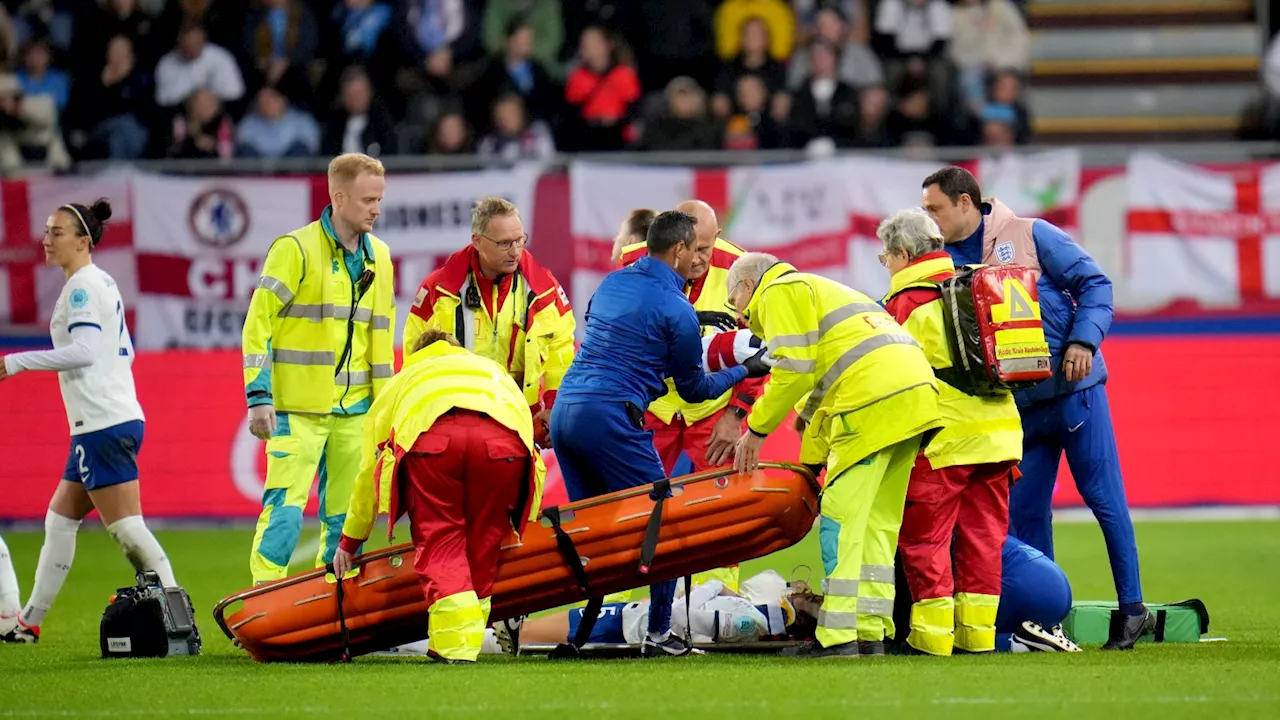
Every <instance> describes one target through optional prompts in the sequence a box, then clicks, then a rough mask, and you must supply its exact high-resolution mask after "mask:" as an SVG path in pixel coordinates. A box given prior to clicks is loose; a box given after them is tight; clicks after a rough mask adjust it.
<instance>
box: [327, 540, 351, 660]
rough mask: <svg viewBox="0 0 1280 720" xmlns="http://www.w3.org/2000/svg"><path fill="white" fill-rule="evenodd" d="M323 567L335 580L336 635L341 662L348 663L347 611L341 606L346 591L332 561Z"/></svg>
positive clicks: (349, 636)
mask: <svg viewBox="0 0 1280 720" xmlns="http://www.w3.org/2000/svg"><path fill="white" fill-rule="evenodd" d="M324 569H325V571H326V572H330V573H333V574H334V579H335V580H337V582H335V583H334V594H336V595H337V596H338V629H339V635H338V637H339V638H340V640H341V642H342V662H344V663H349V662H351V634H350V633H349V632H348V631H347V612H346V610H345V609H344V608H343V607H342V605H343V603H344V602H345V601H346V591H345V590H343V589H342V578H341V577H340V576H338V574H337V573H336V572H334V570H333V563H328V564H326V565H325V567H324Z"/></svg>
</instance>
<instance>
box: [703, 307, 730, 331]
mask: <svg viewBox="0 0 1280 720" xmlns="http://www.w3.org/2000/svg"><path fill="white" fill-rule="evenodd" d="M698 325H700V326H702V327H713V328H716V329H717V330H735V329H737V327H738V321H737V319H735V318H734V317H733V316H732V315H730V314H729V313H727V312H719V311H717V310H699V311H698Z"/></svg>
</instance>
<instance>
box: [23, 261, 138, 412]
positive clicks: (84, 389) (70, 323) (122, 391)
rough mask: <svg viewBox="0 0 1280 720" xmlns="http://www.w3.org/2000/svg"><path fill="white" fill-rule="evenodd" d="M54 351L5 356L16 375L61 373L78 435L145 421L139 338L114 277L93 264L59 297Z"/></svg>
mask: <svg viewBox="0 0 1280 720" xmlns="http://www.w3.org/2000/svg"><path fill="white" fill-rule="evenodd" d="M49 334H50V335H51V336H52V338H53V348H54V349H53V350H51V351H48V350H46V351H37V352H29V353H18V354H15V355H10V356H8V357H6V358H5V364H6V365H7V369H8V371H9V372H10V373H16V372H20V371H22V370H57V371H58V384H59V385H60V386H61V387H62V402H63V404H64V405H65V406H66V411H67V424H68V425H69V426H70V429H71V434H72V435H82V434H85V433H91V432H95V431H97V430H103V429H105V428H109V427H113V426H115V425H120V424H122V423H126V422H130V421H133V420H143V419H144V416H143V414H142V406H141V405H139V404H138V394H137V391H136V390H135V388H134V384H133V355H134V352H133V339H132V338H131V337H130V336H129V328H128V326H127V325H126V324H125V320H124V300H123V299H121V297H120V289H119V288H118V287H117V286H116V281H115V280H113V279H112V278H111V276H110V275H108V274H107V273H105V272H103V271H102V269H101V268H99V267H97V266H96V265H93V264H89V265H86V266H84V267H82V268H80V269H79V270H77V271H76V274H74V275H72V276H71V277H70V278H69V279H68V280H67V284H66V285H64V286H63V288H62V294H61V295H59V296H58V302H57V304H56V305H55V306H54V308H53V320H52V322H50V323H49Z"/></svg>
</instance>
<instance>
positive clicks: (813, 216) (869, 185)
mask: <svg viewBox="0 0 1280 720" xmlns="http://www.w3.org/2000/svg"><path fill="white" fill-rule="evenodd" d="M940 167H942V165H941V164H939V163H932V162H917V161H907V160H894V159H885V158H863V157H858V158H841V159H833V160H827V161H819V162H809V163H797V164H791V165H772V166H759V167H736V168H732V169H729V170H723V169H695V168H680V167H663V168H652V167H636V166H623V165H607V164H594V163H575V164H574V165H572V166H571V167H570V193H571V198H572V203H571V204H572V210H571V213H572V218H571V228H572V234H573V237H574V243H575V246H574V273H573V296H574V297H573V300H574V304H575V305H576V306H578V307H585V303H586V302H587V300H588V299H590V297H591V294H592V293H593V292H594V291H595V288H596V287H597V286H598V285H599V282H600V280H601V279H602V278H603V276H604V275H605V274H606V273H608V272H609V271H610V270H612V269H613V263H612V262H611V258H610V251H611V249H612V244H613V238H614V236H615V234H616V233H617V232H618V229H619V226H620V224H621V222H622V220H623V219H624V218H625V217H626V215H627V213H628V212H629V211H630V210H632V209H633V208H637V207H649V208H653V209H656V210H663V209H667V208H671V207H673V206H674V205H675V204H676V203H678V202H680V201H681V200H685V199H690V198H698V199H701V200H705V201H706V202H708V203H710V204H711V206H712V207H713V208H715V209H716V211H717V213H718V216H719V219H720V225H721V233H720V234H721V236H722V237H724V238H725V239H727V240H730V241H731V242H734V243H737V244H738V245H740V246H741V247H743V248H745V249H747V250H753V251H761V252H769V253H772V254H774V255H777V256H778V257H779V258H780V259H782V260H784V261H787V262H790V263H791V264H793V265H795V266H797V267H798V268H800V269H802V270H806V271H811V272H817V273H821V274H823V275H826V276H828V277H832V278H835V279H838V280H841V281H843V282H845V283H847V284H849V285H852V286H853V287H856V288H858V289H860V290H862V291H863V292H865V293H867V294H868V295H871V296H872V297H876V298H879V297H880V296H881V295H882V294H883V293H884V292H885V291H887V290H888V288H889V278H888V273H887V272H886V271H885V269H884V268H883V267H881V266H880V263H879V260H878V259H877V255H878V254H879V253H880V252H881V250H882V247H881V243H880V242H879V240H877V239H876V234H875V231H876V226H877V225H878V224H879V222H880V221H881V220H883V219H884V218H885V217H887V216H889V215H890V214H892V213H893V212H895V211H897V210H900V209H903V208H907V207H918V206H919V205H920V195H921V187H920V184H921V181H922V180H923V179H924V178H925V177H926V176H928V174H929V173H931V172H933V171H934V170H937V169H938V168H940ZM974 169H975V170H976V172H977V174H978V178H979V181H981V182H982V183H983V185H984V187H985V188H989V191H987V194H988V195H990V194H995V195H997V196H999V197H1001V199H1002V200H1006V202H1008V203H1009V204H1010V206H1011V207H1013V209H1014V210H1015V211H1018V212H1022V213H1025V214H1028V215H1034V216H1037V217H1050V218H1051V219H1054V220H1056V221H1058V223H1059V224H1060V225H1063V227H1064V229H1066V230H1067V231H1068V232H1071V231H1073V230H1074V228H1075V225H1076V223H1075V219H1076V205H1077V203H1078V202H1079V196H1080V156H1079V153H1078V152H1077V151H1074V150H1062V151H1053V152H1046V153H1040V154H1035V155H1029V156H1014V155H1010V156H1005V157H1003V158H1000V159H991V160H981V161H979V162H978V163H976V167H974Z"/></svg>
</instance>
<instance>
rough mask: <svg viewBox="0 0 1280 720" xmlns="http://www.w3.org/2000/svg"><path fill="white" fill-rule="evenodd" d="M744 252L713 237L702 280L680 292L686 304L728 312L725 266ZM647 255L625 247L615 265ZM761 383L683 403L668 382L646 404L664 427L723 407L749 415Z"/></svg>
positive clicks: (641, 247) (706, 331) (638, 247)
mask: <svg viewBox="0 0 1280 720" xmlns="http://www.w3.org/2000/svg"><path fill="white" fill-rule="evenodd" d="M744 252H745V251H744V250H743V249H742V248H740V247H738V246H737V245H734V244H733V243H731V242H729V241H728V240H724V239H722V238H716V242H715V245H713V246H712V247H711V263H710V265H709V266H708V267H707V271H706V272H705V273H703V274H702V277H700V278H697V279H696V280H694V281H692V282H690V283H689V284H688V285H686V286H685V289H684V294H685V295H686V296H687V297H688V298H689V302H691V303H693V307H694V309H695V310H700V311H703V310H705V311H715V312H728V310H729V307H728V306H729V287H728V282H727V280H728V278H729V266H731V265H733V262H734V261H735V260H737V259H738V258H740V257H742V254H743V253H744ZM648 254H649V248H648V247H647V246H646V245H645V244H644V243H635V244H633V245H628V246H627V247H625V248H623V249H622V260H621V261H620V262H619V265H620V266H621V267H626V266H628V265H630V264H631V263H634V262H635V261H636V260H639V259H640V258H642V257H644V256H645V255H648ZM717 332H719V330H717V329H716V328H713V327H704V328H702V334H703V335H714V334H716V333H717ZM764 381H765V378H758V379H750V380H743V381H742V382H740V383H738V384H737V385H736V386H735V387H733V388H732V389H731V390H729V392H726V393H725V394H724V395H721V396H720V397H718V398H715V399H713V400H707V401H705V402H700V403H687V402H685V401H684V400H683V399H681V397H680V394H679V393H677V392H676V390H675V384H674V383H672V382H671V380H669V379H668V380H667V394H666V395H663V396H662V397H660V398H658V399H657V400H654V401H653V403H652V404H651V405H649V412H651V413H653V414H654V415H656V416H657V417H658V419H659V420H661V421H662V422H664V423H666V424H668V425H670V424H671V422H672V421H673V420H674V419H675V418H676V416H677V415H679V416H680V417H683V418H684V420H685V422H687V423H689V424H693V423H695V422H698V421H699V420H704V419H706V418H709V417H711V416H712V415H715V414H716V413H718V412H720V411H721V410H724V409H725V408H726V407H736V408H741V409H742V411H743V412H744V413H746V412H751V406H752V405H754V404H755V402H756V398H758V397H760V391H761V389H762V388H763V387H764Z"/></svg>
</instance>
